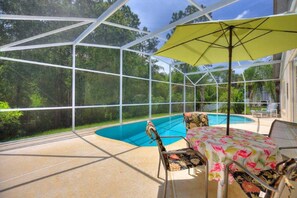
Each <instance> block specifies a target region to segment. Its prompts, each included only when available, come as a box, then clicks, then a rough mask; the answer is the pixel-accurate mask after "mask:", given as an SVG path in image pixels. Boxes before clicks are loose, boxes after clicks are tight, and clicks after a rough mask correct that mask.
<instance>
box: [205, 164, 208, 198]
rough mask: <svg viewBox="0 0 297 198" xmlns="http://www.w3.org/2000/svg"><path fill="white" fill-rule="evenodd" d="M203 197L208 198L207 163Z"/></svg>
mask: <svg viewBox="0 0 297 198" xmlns="http://www.w3.org/2000/svg"><path fill="white" fill-rule="evenodd" d="M205 197H206V198H208V164H206V166H205Z"/></svg>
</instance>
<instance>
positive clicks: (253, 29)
mask: <svg viewBox="0 0 297 198" xmlns="http://www.w3.org/2000/svg"><path fill="white" fill-rule="evenodd" d="M268 19H269V18H265V19H264V20H263V21H262V22H261V23H259V24H258V25H257V26H256V27H254V28H252V29H251V31H250V32H248V33H247V34H246V35H245V36H244V37H242V38H241V39H239V38H238V37H237V38H238V42H237V43H235V44H234V46H236V45H237V44H238V43H239V42H240V43H241V41H242V40H243V39H245V38H246V37H247V36H249V35H250V34H251V33H252V32H254V31H255V30H256V29H257V28H258V27H259V26H261V25H262V24H263V23H265V22H266V21H267V20H268ZM236 28H239V29H240V27H236Z"/></svg>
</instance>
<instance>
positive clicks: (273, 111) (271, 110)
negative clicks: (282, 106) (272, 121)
mask: <svg viewBox="0 0 297 198" xmlns="http://www.w3.org/2000/svg"><path fill="white" fill-rule="evenodd" d="M277 105H278V104H277V103H270V104H268V105H267V108H262V109H261V111H255V110H251V112H252V116H254V117H255V116H260V117H263V116H264V115H265V116H266V117H268V116H270V117H273V116H275V117H277Z"/></svg>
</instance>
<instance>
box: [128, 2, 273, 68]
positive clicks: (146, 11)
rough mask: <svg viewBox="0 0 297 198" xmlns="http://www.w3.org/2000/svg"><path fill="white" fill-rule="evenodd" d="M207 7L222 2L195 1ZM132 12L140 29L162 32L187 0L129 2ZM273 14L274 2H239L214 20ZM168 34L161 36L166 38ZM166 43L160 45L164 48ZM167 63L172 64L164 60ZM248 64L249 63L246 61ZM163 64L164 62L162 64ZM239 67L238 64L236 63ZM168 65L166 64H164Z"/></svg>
mask: <svg viewBox="0 0 297 198" xmlns="http://www.w3.org/2000/svg"><path fill="white" fill-rule="evenodd" d="M195 1H196V2H197V3H198V4H199V5H201V4H203V5H205V6H206V7H208V6H211V5H213V4H216V3H218V2H220V1H221V0H195ZM127 5H128V6H130V8H131V10H132V12H134V13H136V14H137V15H138V17H139V18H140V21H141V24H140V28H142V27H144V26H145V27H148V30H149V31H151V32H155V31H159V30H162V28H163V27H166V25H168V24H169V23H170V20H171V17H172V13H173V12H177V11H179V10H184V9H185V8H186V7H187V6H188V5H190V4H189V2H188V1H187V0H129V1H128V3H127ZM272 14H273V0H239V1H237V2H235V3H232V4H230V5H228V6H226V7H223V8H221V9H219V10H217V11H214V12H213V13H212V18H213V20H226V19H241V18H253V17H261V16H268V15H272ZM166 33H167V32H165V33H163V34H161V35H162V37H163V38H165V36H166ZM163 44H164V43H163V42H162V43H160V46H162V45H163ZM164 60H165V61H166V62H171V61H170V60H169V59H167V58H164ZM245 62H247V61H245ZM160 64H162V62H160ZM234 64H235V65H237V64H236V63H234ZM162 65H164V66H165V65H166V64H162ZM239 72H242V71H239Z"/></svg>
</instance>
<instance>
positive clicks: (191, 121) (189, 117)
mask: <svg viewBox="0 0 297 198" xmlns="http://www.w3.org/2000/svg"><path fill="white" fill-rule="evenodd" d="M184 122H185V123H186V129H187V130H188V129H191V128H194V127H203V126H209V124H208V116H207V114H202V113H198V112H186V113H184Z"/></svg>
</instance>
